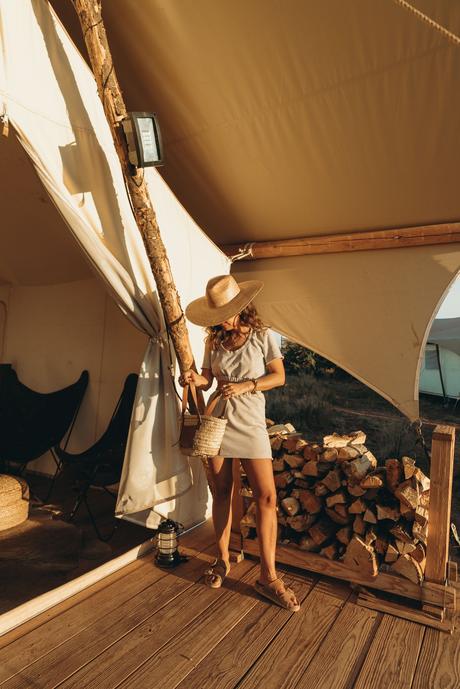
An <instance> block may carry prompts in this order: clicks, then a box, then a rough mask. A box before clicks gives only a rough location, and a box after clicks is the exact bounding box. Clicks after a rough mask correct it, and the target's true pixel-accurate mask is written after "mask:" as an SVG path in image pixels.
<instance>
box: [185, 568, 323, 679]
mask: <svg viewBox="0 0 460 689" xmlns="http://www.w3.org/2000/svg"><path fill="white" fill-rule="evenodd" d="M283 581H284V583H285V585H286V586H290V587H291V588H292V589H293V590H294V592H295V594H296V596H297V600H298V601H299V602H300V603H301V605H304V604H305V599H306V598H307V596H308V595H309V594H310V592H311V591H312V589H313V587H314V586H315V584H316V582H317V579H316V578H315V577H311V576H310V577H309V576H302V577H299V576H296V575H291V574H289V573H288V574H286V576H285V577H284V578H283ZM296 615H299V613H296ZM291 617H292V613H290V612H288V611H287V610H283V609H282V608H281V607H279V606H277V605H273V604H271V603H270V602H269V601H268V600H267V601H265V600H263V599H262V598H259V601H258V602H257V603H256V605H255V606H254V607H253V608H251V611H250V612H249V613H248V614H247V615H245V617H244V618H243V619H242V620H241V621H240V622H239V623H238V624H237V625H236V626H235V627H234V628H233V629H232V630H231V631H230V632H229V633H228V634H227V635H226V636H225V637H224V638H223V639H222V641H221V642H220V643H219V644H217V646H215V648H213V649H212V650H211V652H210V653H208V654H207V655H206V656H205V657H204V658H203V660H202V661H201V662H200V663H199V664H198V665H197V666H196V667H195V668H194V669H193V670H192V671H191V672H190V673H189V674H188V675H186V677H184V679H183V680H182V681H181V682H180V683H179V684H178V685H177V687H176V689H203V687H208V688H210V687H215V688H216V689H233V687H235V686H236V685H237V684H238V682H239V680H240V679H241V678H242V677H243V676H244V675H245V674H246V672H247V671H248V670H249V669H250V668H251V666H252V665H253V663H254V662H255V661H256V660H257V659H258V658H259V656H260V655H261V653H262V652H263V651H265V649H266V648H267V647H269V645H270V643H271V642H272V641H274V640H275V637H277V638H276V641H275V647H276V648H278V647H279V642H280V637H279V633H280V630H281V629H283V627H284V626H285V625H286V624H287V623H288V621H289V620H290V619H291Z"/></svg>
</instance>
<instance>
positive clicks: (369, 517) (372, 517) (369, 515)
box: [363, 507, 377, 524]
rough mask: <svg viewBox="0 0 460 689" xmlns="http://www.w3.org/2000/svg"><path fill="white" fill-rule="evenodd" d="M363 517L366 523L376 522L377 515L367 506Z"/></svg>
mask: <svg viewBox="0 0 460 689" xmlns="http://www.w3.org/2000/svg"><path fill="white" fill-rule="evenodd" d="M363 519H364V521H365V522H367V523H368V524H377V516H376V514H375V512H374V511H373V510H372V509H371V508H370V507H368V508H367V509H366V511H365V512H364V516H363Z"/></svg>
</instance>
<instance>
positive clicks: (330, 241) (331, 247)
mask: <svg viewBox="0 0 460 689" xmlns="http://www.w3.org/2000/svg"><path fill="white" fill-rule="evenodd" d="M459 242H460V222H451V223H441V224H438V225H422V226H418V227H399V228H391V229H388V230H372V231H365V232H350V233H347V234H328V235H321V234H318V235H310V236H309V237H298V238H296V239H273V240H269V241H262V242H244V241H242V242H240V243H239V244H226V245H224V246H221V247H220V248H221V249H222V251H223V252H224V253H226V254H227V256H232V257H233V256H235V257H238V258H241V259H243V260H253V259H257V258H278V257H280V256H308V255H315V254H336V253H346V252H348V251H374V250H376V249H377V250H378V249H403V248H405V247H408V246H433V245H436V244H456V243H459Z"/></svg>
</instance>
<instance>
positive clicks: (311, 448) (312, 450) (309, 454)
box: [303, 443, 322, 462]
mask: <svg viewBox="0 0 460 689" xmlns="http://www.w3.org/2000/svg"><path fill="white" fill-rule="evenodd" d="M321 450H322V447H321V445H318V444H316V443H314V444H312V445H306V446H305V447H304V449H303V456H304V458H305V459H306V460H307V461H308V462H310V461H312V460H313V461H316V460H317V459H318V456H319V454H320V452H321Z"/></svg>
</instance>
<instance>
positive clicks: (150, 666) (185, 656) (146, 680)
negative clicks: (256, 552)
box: [64, 560, 259, 689]
mask: <svg viewBox="0 0 460 689" xmlns="http://www.w3.org/2000/svg"><path fill="white" fill-rule="evenodd" d="M236 569H238V572H239V575H238V579H236V580H233V581H232V582H231V588H230V586H228V587H225V588H224V587H222V588H220V589H210V588H209V587H207V586H205V585H203V586H202V588H201V590H198V591H194V592H193V594H192V595H189V596H188V598H187V603H186V604H185V603H182V606H181V607H180V615H181V623H180V625H178V623H177V616H178V610H179V608H176V611H175V615H174V617H173V618H172V621H175V632H176V633H175V635H174V638H166V637H165V636H163V635H162V634H159V633H158V625H157V623H156V620H155V619H153V620H152V627H153V629H152V632H153V634H152V638H150V639H149V638H147V640H146V638H145V637H146V635H145V632H144V634H143V636H142V641H139V640H138V642H137V646H136V647H135V651H136V655H137V660H138V666H137V668H136V669H135V671H134V672H133V669H132V666H131V671H130V674H129V676H127V674H128V673H127V672H126V668H125V667H123V668H121V667H118V674H117V677H116V678H115V679H116V680H117V681H116V682H115V683H114V682H113V679H114V677H112V683H111V684H103V685H102V684H101V685H100V684H98V685H97V686H98V689H99V687H100V686H101V687H102V686H104V687H105V688H106V689H109V688H112V687H114V686H117V687H119V688H120V689H121V688H122V687H123V689H126V688H127V687H130V688H131V689H134V688H137V689H145V687H148V686H152V677H157V678H161V680H160V682H159V684H160V686H161V689H169V688H171V689H172V687H175V686H177V684H178V683H179V682H181V681H182V679H183V678H184V677H185V676H186V675H187V674H188V673H189V672H190V670H191V669H193V668H194V667H195V665H197V664H198V663H199V662H200V661H201V660H202V659H203V658H204V657H205V655H206V654H207V653H209V651H210V650H211V649H212V648H213V647H214V646H216V645H217V644H218V643H219V642H220V641H221V640H222V639H223V638H224V637H225V636H226V634H228V633H229V631H230V630H231V629H232V628H233V627H234V626H235V625H236V624H238V622H239V621H240V620H241V619H242V618H243V617H245V616H246V615H247V614H248V613H249V612H250V610H251V609H252V608H253V607H254V605H256V604H257V598H256V597H255V596H252V595H250V594H251V593H252V586H253V584H254V582H255V580H256V578H257V576H258V575H259V568H258V567H254V566H253V567H250V565H249V563H248V561H246V560H243V562H240V563H239V564H237V565H235V570H236ZM242 572H243V576H241V573H242ZM245 594H246V595H245ZM248 594H249V595H248ZM200 599H202V600H203V601H207V602H208V605H207V607H204V605H203V603H201V604H199V605H197V602H198V601H200ZM209 601H212V604H209ZM184 606H186V608H184ZM192 608H195V610H194V612H195V614H194V616H193V619H191V618H190V616H189V609H192ZM183 615H185V616H186V619H185V620H184V622H183V621H182V617H183ZM132 636H133V634H131V635H130V639H129V640H130V641H131V639H132ZM107 655H108V656H109V658H108V661H109V662H110V663H113V654H112V649H111V650H110V652H109V653H108V654H107ZM139 661H141V662H139ZM117 666H119V663H117ZM122 676H124V677H125V678H126V679H124V680H123V681H121V682H120V681H119V680H120V678H121V677H122ZM64 686H65V685H64ZM78 686H80V687H81V684H80V685H75V689H77V687H78Z"/></svg>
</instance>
